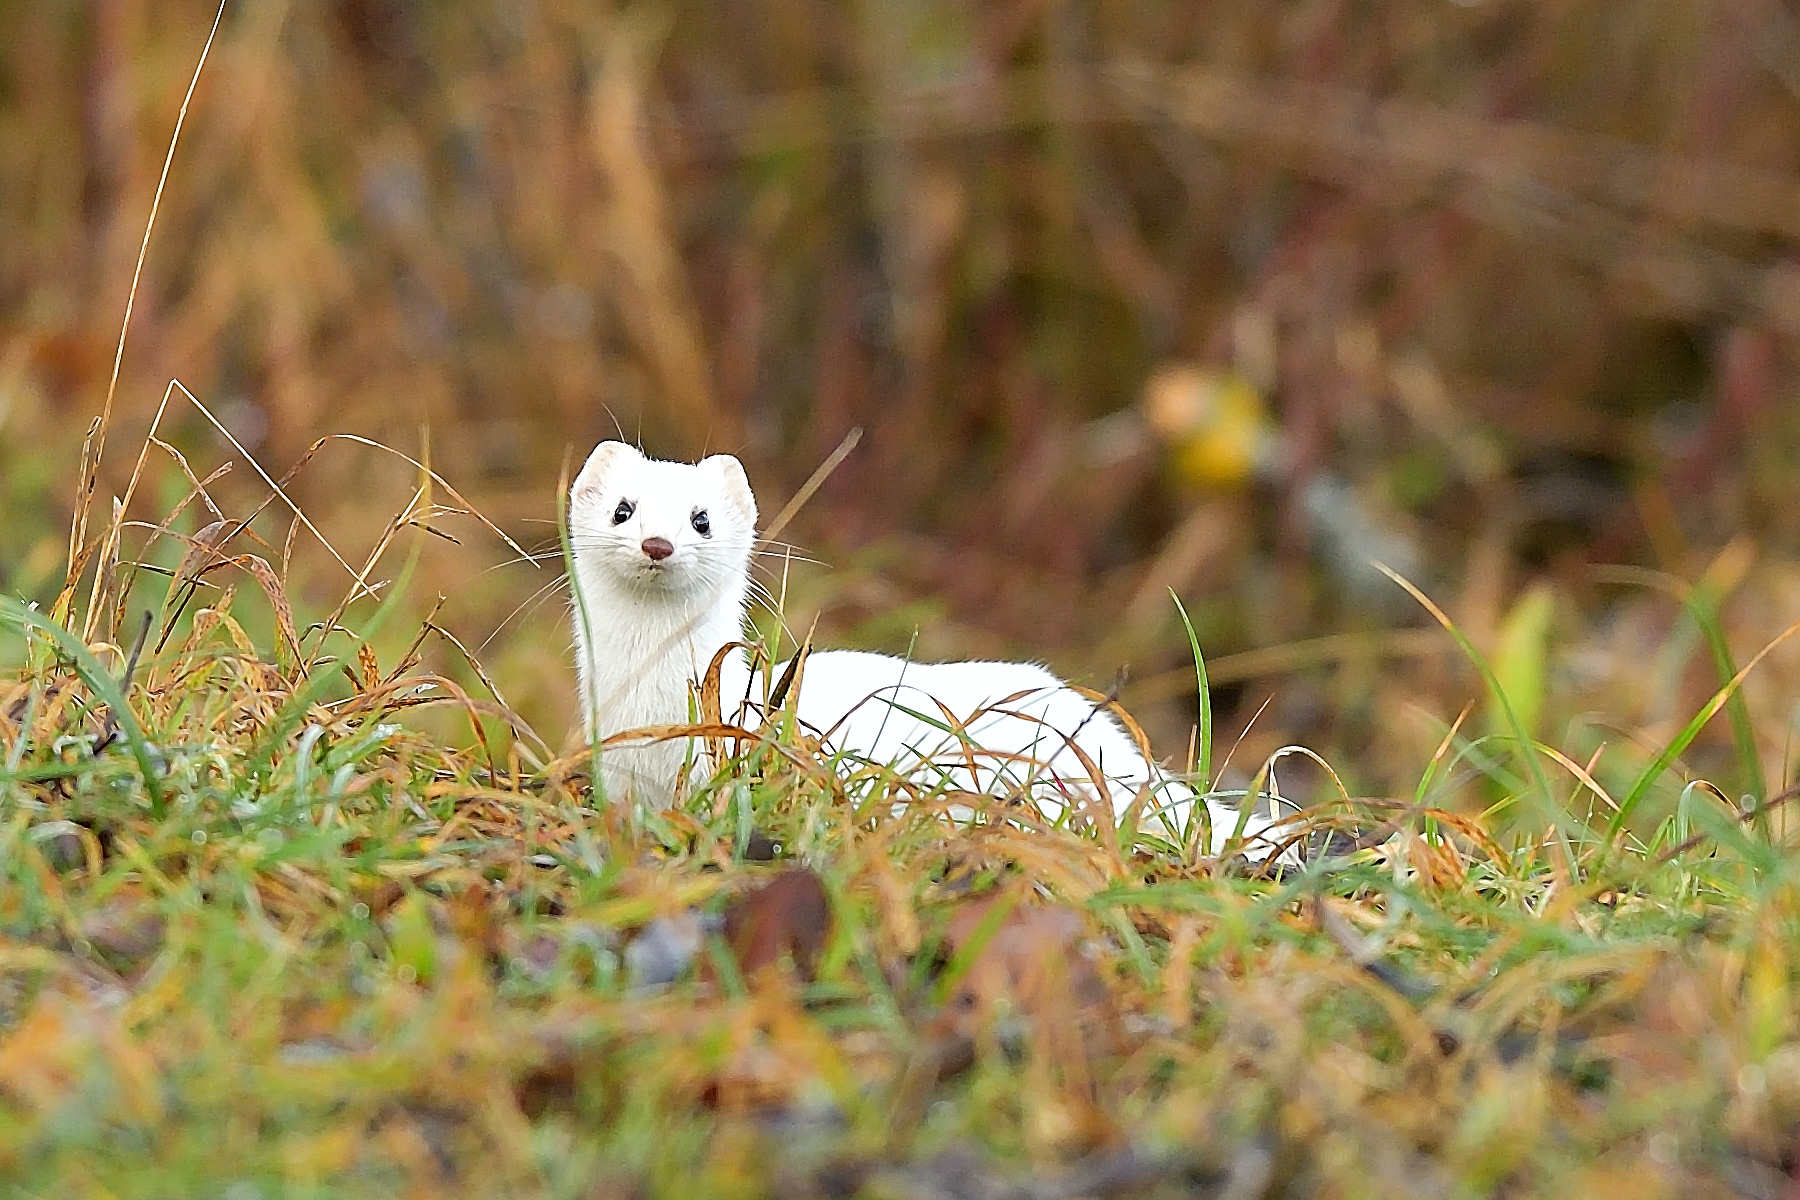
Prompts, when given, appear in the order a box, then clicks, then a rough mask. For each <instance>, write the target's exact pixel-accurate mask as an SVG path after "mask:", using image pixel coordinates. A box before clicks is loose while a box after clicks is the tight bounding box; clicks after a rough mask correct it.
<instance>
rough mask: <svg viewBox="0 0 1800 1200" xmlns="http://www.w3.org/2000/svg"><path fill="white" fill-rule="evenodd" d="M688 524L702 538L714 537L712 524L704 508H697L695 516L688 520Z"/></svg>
mask: <svg viewBox="0 0 1800 1200" xmlns="http://www.w3.org/2000/svg"><path fill="white" fill-rule="evenodd" d="M688 523H689V524H691V525H692V526H693V527H694V532H695V533H697V534H699V535H700V536H701V537H711V536H712V522H711V521H710V520H708V519H707V516H706V510H705V509H704V508H696V509H695V510H694V515H693V516H691V517H689V518H688Z"/></svg>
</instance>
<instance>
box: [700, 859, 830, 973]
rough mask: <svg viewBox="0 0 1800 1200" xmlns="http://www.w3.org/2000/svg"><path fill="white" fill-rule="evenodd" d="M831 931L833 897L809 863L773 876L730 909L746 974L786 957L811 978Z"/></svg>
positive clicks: (729, 922) (728, 931)
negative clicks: (827, 892)
mask: <svg viewBox="0 0 1800 1200" xmlns="http://www.w3.org/2000/svg"><path fill="white" fill-rule="evenodd" d="M830 936H831V897H830V896H828V895H827V894H826V891H825V885H824V883H822V882H821V881H820V879H819V877H818V876H817V875H815V874H814V873H813V872H812V871H810V870H808V869H806V868H805V867H795V868H792V869H789V870H786V871H782V872H780V873H778V874H776V875H774V876H772V877H771V878H770V879H769V880H768V882H766V883H764V884H762V885H761V886H760V887H757V888H754V889H752V890H751V891H748V892H746V893H744V894H743V895H742V896H739V897H738V898H737V899H736V900H734V901H732V903H731V906H730V907H729V908H727V909H726V910H725V941H726V943H727V944H728V945H729V946H730V947H731V952H732V954H733V956H735V957H736V959H737V964H738V970H739V971H740V972H741V973H742V974H743V976H744V977H745V978H746V979H748V978H750V977H751V976H753V975H755V974H757V973H758V972H760V971H763V970H765V969H766V968H769V967H773V966H775V965H777V964H779V963H780V962H782V961H783V960H784V959H785V960H787V961H789V962H791V963H792V964H793V965H794V967H795V969H796V970H798V971H799V972H800V974H801V975H802V976H803V977H805V978H808V979H810V978H811V977H812V973H813V971H814V969H815V968H816V967H817V965H818V958H819V953H820V951H822V950H823V949H824V948H825V942H826V939H828V938H829V937H830Z"/></svg>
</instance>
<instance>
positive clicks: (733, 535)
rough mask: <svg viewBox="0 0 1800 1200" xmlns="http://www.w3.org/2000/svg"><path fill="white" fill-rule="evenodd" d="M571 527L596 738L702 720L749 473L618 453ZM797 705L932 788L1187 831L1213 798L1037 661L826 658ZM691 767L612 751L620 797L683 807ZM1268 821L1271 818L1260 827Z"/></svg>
mask: <svg viewBox="0 0 1800 1200" xmlns="http://www.w3.org/2000/svg"><path fill="white" fill-rule="evenodd" d="M569 534H570V541H571V544H572V547H573V550H574V558H575V589H574V590H575V616H574V622H575V639H576V646H577V652H578V655H579V663H578V667H579V671H580V677H581V702H582V715H583V717H584V719H585V721H586V726H587V732H588V736H589V737H590V739H592V740H593V741H595V742H600V741H602V740H604V739H606V738H607V737H609V736H611V735H613V734H617V733H621V732H624V731H626V730H632V729H642V728H651V727H655V726H667V725H679V724H684V723H686V722H688V721H689V720H691V719H692V717H693V715H694V708H693V704H694V701H693V699H692V697H693V695H694V686H693V685H694V683H695V682H696V681H697V680H699V679H700V678H702V676H703V675H704V673H705V671H706V670H707V668H708V666H709V664H710V663H711V662H712V661H713V658H714V656H715V655H716V654H717V653H718V652H719V650H721V649H722V648H723V647H725V646H727V645H729V644H730V643H732V642H736V641H739V640H741V639H742V638H743V633H744V606H745V602H746V600H747V597H748V595H749V579H750V574H749V572H750V556H751V552H752V550H753V548H754V543H755V537H756V500H755V498H754V497H753V496H752V495H751V492H750V486H749V483H748V481H747V480H746V479H745V477H744V471H743V467H742V466H740V465H739V463H738V461H737V460H736V459H735V458H732V457H730V456H729V455H715V456H713V457H711V458H708V459H705V460H703V461H701V462H699V463H694V464H687V463H671V462H658V461H655V460H651V459H647V458H645V457H644V456H643V455H642V454H640V453H638V451H636V450H635V449H633V448H632V447H630V446H627V445H625V444H624V443H621V442H603V443H601V445H600V446H599V447H598V448H596V449H595V450H594V453H593V454H592V455H591V456H590V457H589V458H588V461H587V465H586V466H584V467H583V468H582V471H581V474H580V476H579V477H577V479H576V480H575V486H574V489H573V491H572V492H571V494H570V499H569ZM780 671H781V668H777V674H779V673H780ZM749 690H750V673H749V668H748V667H747V665H746V663H745V659H744V656H743V654H742V652H741V651H738V650H733V651H732V652H731V653H729V654H727V655H726V656H725V658H724V660H723V663H722V667H721V674H720V691H719V694H720V697H721V699H722V701H723V704H724V707H725V708H726V709H727V711H728V712H729V711H730V710H732V709H734V708H735V707H736V705H737V702H738V701H739V700H740V699H744V698H747V697H748V694H749ZM794 704H795V713H796V715H797V716H798V718H799V720H800V721H801V723H802V724H803V725H805V726H806V727H807V728H808V729H809V730H810V731H812V732H813V733H815V734H818V735H822V736H823V737H824V738H825V741H826V746H827V748H828V750H830V751H832V752H834V753H836V754H837V755H838V756H839V757H840V760H841V761H842V762H843V763H844V764H845V766H846V768H848V767H852V766H861V765H864V764H869V763H875V764H884V765H889V766H892V767H894V768H895V769H896V770H898V771H900V772H901V773H902V774H904V775H906V776H908V777H910V778H912V779H915V780H916V781H918V782H919V783H920V784H922V785H924V786H925V787H926V788H931V787H934V786H935V785H937V784H939V783H942V784H944V785H945V786H947V787H949V788H952V789H955V790H960V791H969V792H979V793H986V794H990V795H1001V796H1006V795H1016V794H1021V793H1023V794H1025V795H1028V796H1029V797H1030V798H1032V799H1033V800H1035V801H1036V802H1037V805H1038V807H1039V809H1040V811H1044V812H1046V813H1047V814H1048V813H1050V812H1052V811H1053V810H1054V809H1055V808H1056V807H1058V806H1062V805H1068V804H1079V803H1082V802H1084V801H1087V800H1091V799H1096V798H1097V799H1103V800H1104V801H1105V806H1106V808H1107V809H1108V810H1110V811H1111V812H1112V813H1113V815H1114V816H1115V817H1122V816H1123V815H1124V814H1125V812H1126V810H1127V809H1128V808H1130V807H1131V806H1132V805H1133V804H1134V803H1136V802H1137V800H1138V798H1139V796H1140V795H1141V794H1144V793H1145V792H1148V793H1149V797H1148V800H1147V801H1146V804H1145V807H1144V809H1142V810H1140V811H1141V812H1142V813H1143V814H1144V817H1145V820H1144V821H1142V822H1141V823H1142V824H1144V825H1145V826H1146V827H1150V826H1152V825H1153V824H1155V822H1154V821H1153V820H1152V819H1151V818H1152V817H1153V816H1154V814H1157V813H1168V814H1170V815H1171V817H1172V818H1173V819H1174V821H1175V822H1176V823H1177V826H1179V824H1180V823H1181V822H1184V821H1185V820H1186V818H1187V814H1188V810H1189V809H1190V808H1191V807H1192V805H1193V803H1194V801H1195V799H1196V797H1195V795H1194V793H1193V791H1192V790H1191V789H1189V788H1188V787H1187V786H1186V785H1185V784H1183V783H1181V782H1179V781H1177V780H1173V779H1171V778H1169V777H1168V776H1167V775H1166V774H1165V773H1164V772H1163V771H1162V770H1161V769H1159V768H1158V767H1157V766H1156V765H1155V764H1154V763H1152V762H1150V761H1149V760H1148V759H1146V758H1145V757H1144V755H1143V754H1142V753H1141V752H1140V751H1139V749H1138V747H1137V745H1136V743H1135V742H1133V740H1132V739H1131V738H1130V737H1129V736H1128V735H1127V734H1126V732H1125V730H1124V728H1123V727H1122V726H1121V725H1120V724H1119V723H1118V721H1116V720H1115V719H1114V718H1113V717H1112V715H1111V714H1109V713H1107V712H1106V711H1104V709H1102V708H1099V707H1097V706H1096V704H1095V703H1094V702H1093V701H1092V700H1090V699H1088V698H1087V697H1085V696H1083V695H1081V694H1080V693H1079V692H1076V691H1074V690H1073V689H1071V688H1069V687H1068V686H1067V685H1066V684H1064V683H1063V681H1062V680H1060V679H1058V678H1057V677H1056V676H1055V675H1053V674H1051V673H1050V672H1049V671H1047V670H1045V669H1044V668H1042V667H1039V666H1035V665H1032V664H1029V663H1003V662H957V663H918V662H911V661H908V660H905V659H899V658H893V657H889V656H887V655H882V654H866V653H861V652H858V651H850V650H832V651H815V652H813V653H812V654H810V655H809V656H808V657H807V659H806V662H805V663H804V664H803V669H802V671H801V674H800V687H799V693H798V696H797V697H796V698H795V700H794ZM953 726H960V727H961V728H960V732H956V731H953V728H952V727H953ZM690 765H691V766H692V767H693V768H694V769H697V770H704V769H705V767H706V764H705V763H704V761H703V754H702V751H701V750H700V749H699V747H698V746H697V745H695V744H693V743H692V742H690V741H689V740H688V739H684V738H676V739H672V740H667V741H661V742H655V743H628V744H625V745H614V746H606V747H604V748H602V750H601V753H600V769H601V784H602V786H603V787H604V788H605V793H606V796H607V798H608V799H610V800H634V801H638V802H642V803H649V804H656V805H661V804H667V803H669V801H670V800H671V799H673V797H674V795H675V792H676V789H677V787H678V785H679V784H680V783H681V782H682V781H683V771H684V768H686V767H689V766H690ZM1096 775H1098V776H1099V777H1100V778H1101V781H1102V782H1103V784H1104V789H1103V793H1102V789H1101V788H1100V787H1098V786H1097V785H1096V782H1095V779H1096ZM1211 817H1212V825H1213V839H1212V840H1213V845H1212V849H1213V850H1214V851H1215V852H1216V851H1217V850H1218V848H1219V847H1220V846H1221V845H1222V844H1223V843H1224V841H1225V840H1226V839H1227V838H1228V837H1229V836H1230V835H1231V833H1232V832H1233V830H1234V829H1235V827H1236V822H1237V814H1236V813H1234V812H1231V811H1229V810H1227V809H1224V808H1214V809H1213V811H1212V813H1211ZM1268 824H1269V822H1268V821H1266V820H1261V819H1257V820H1254V821H1252V822H1250V823H1249V828H1248V830H1247V832H1250V833H1256V832H1260V831H1262V830H1263V829H1266V828H1267V826H1268Z"/></svg>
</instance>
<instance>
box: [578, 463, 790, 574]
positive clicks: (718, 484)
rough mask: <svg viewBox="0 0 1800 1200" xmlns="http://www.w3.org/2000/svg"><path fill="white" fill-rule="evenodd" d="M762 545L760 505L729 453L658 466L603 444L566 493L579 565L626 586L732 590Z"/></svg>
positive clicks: (588, 571)
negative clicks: (758, 533)
mask: <svg viewBox="0 0 1800 1200" xmlns="http://www.w3.org/2000/svg"><path fill="white" fill-rule="evenodd" d="M755 540H756V498H755V497H754V496H752V495H751V494H750V481H749V480H748V479H746V478H745V477H744V468H743V466H742V465H741V464H740V463H739V462H738V460H737V459H735V458H733V457H731V455H729V454H715V455H713V456H712V457H711V458H706V459H702V460H701V461H699V462H697V463H676V462H660V461H658V460H656V459H651V458H645V457H644V456H643V455H642V454H641V453H639V452H638V451H637V450H636V449H635V448H634V447H631V446H628V445H626V444H625V443H624V442H601V443H600V444H599V445H598V446H596V447H595V448H594V452H593V453H592V454H590V455H588V460H587V465H585V466H584V467H582V468H581V474H580V475H578V476H576V478H575V486H574V487H573V488H572V489H570V492H569V541H570V545H571V547H572V548H573V550H574V552H575V561H576V563H577V564H578V565H579V566H580V567H581V568H582V569H583V571H584V572H587V573H597V574H601V575H603V576H604V577H606V578H608V579H610V580H613V581H614V582H617V583H619V584H620V585H622V586H626V587H631V588H634V589H641V590H643V591H669V592H692V591H706V592H721V591H725V590H727V589H728V588H729V587H730V585H732V584H733V583H734V582H735V583H738V584H741V583H742V581H743V580H744V578H745V577H746V574H747V572H748V571H749V566H750V551H751V549H752V547H753V545H754V543H755Z"/></svg>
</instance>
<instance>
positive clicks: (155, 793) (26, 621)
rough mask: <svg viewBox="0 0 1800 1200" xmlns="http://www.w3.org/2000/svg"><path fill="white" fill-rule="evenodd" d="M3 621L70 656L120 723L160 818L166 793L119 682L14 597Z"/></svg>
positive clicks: (6, 602) (0, 606) (76, 641)
mask: <svg viewBox="0 0 1800 1200" xmlns="http://www.w3.org/2000/svg"><path fill="white" fill-rule="evenodd" d="M0 620H3V621H5V622H6V623H7V624H9V625H12V626H13V627H15V628H17V629H18V630H19V631H20V632H24V631H25V630H26V629H36V630H38V631H39V632H40V633H43V634H44V635H45V636H47V637H48V638H49V639H50V640H51V641H53V642H55V643H56V646H57V648H58V649H59V650H61V651H62V652H63V654H65V655H67V656H68V659H69V661H70V662H71V663H72V664H73V665H74V667H75V673H76V674H77V675H79V676H80V677H81V681H82V682H83V683H85V684H86V685H87V687H88V690H89V691H91V692H93V693H94V695H95V696H98V697H99V698H100V699H101V700H102V701H103V702H104V703H105V704H106V706H107V708H109V709H110V710H111V711H112V714H113V718H114V719H115V720H117V721H118V723H119V732H120V733H122V734H124V735H125V744H126V745H127V746H129V747H130V748H131V756H132V757H133V758H134V759H136V760H137V765H138V770H139V771H140V772H142V774H143V777H144V791H145V792H146V793H147V794H148V795H149V797H150V811H151V813H152V814H153V815H155V816H157V817H161V816H162V815H163V792H162V784H161V782H160V778H159V774H160V773H159V772H158V770H157V765H156V758H155V756H154V755H152V754H151V753H150V743H149V741H148V740H147V739H146V738H145V737H144V730H143V727H142V726H141V725H139V724H138V720H137V717H136V715H135V714H133V713H132V711H131V708H130V706H129V705H127V704H126V703H125V693H124V690H123V689H122V688H120V686H119V682H118V680H116V679H114V678H113V677H112V673H111V672H109V671H108V670H107V669H106V667H105V666H104V665H102V664H101V662H100V660H99V659H98V658H96V657H94V653H93V651H91V650H89V649H88V648H87V646H86V644H85V643H83V642H82V640H81V639H80V638H78V637H76V636H75V635H74V634H73V633H70V632H69V631H68V630H67V629H64V628H63V627H62V626H61V625H58V624H57V623H56V622H55V621H52V620H51V619H50V618H49V617H47V616H45V615H44V614H43V613H41V612H39V611H38V610H37V609H35V608H32V607H31V606H30V605H28V604H25V603H24V602H22V601H20V600H16V599H14V598H13V597H11V596H0Z"/></svg>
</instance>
